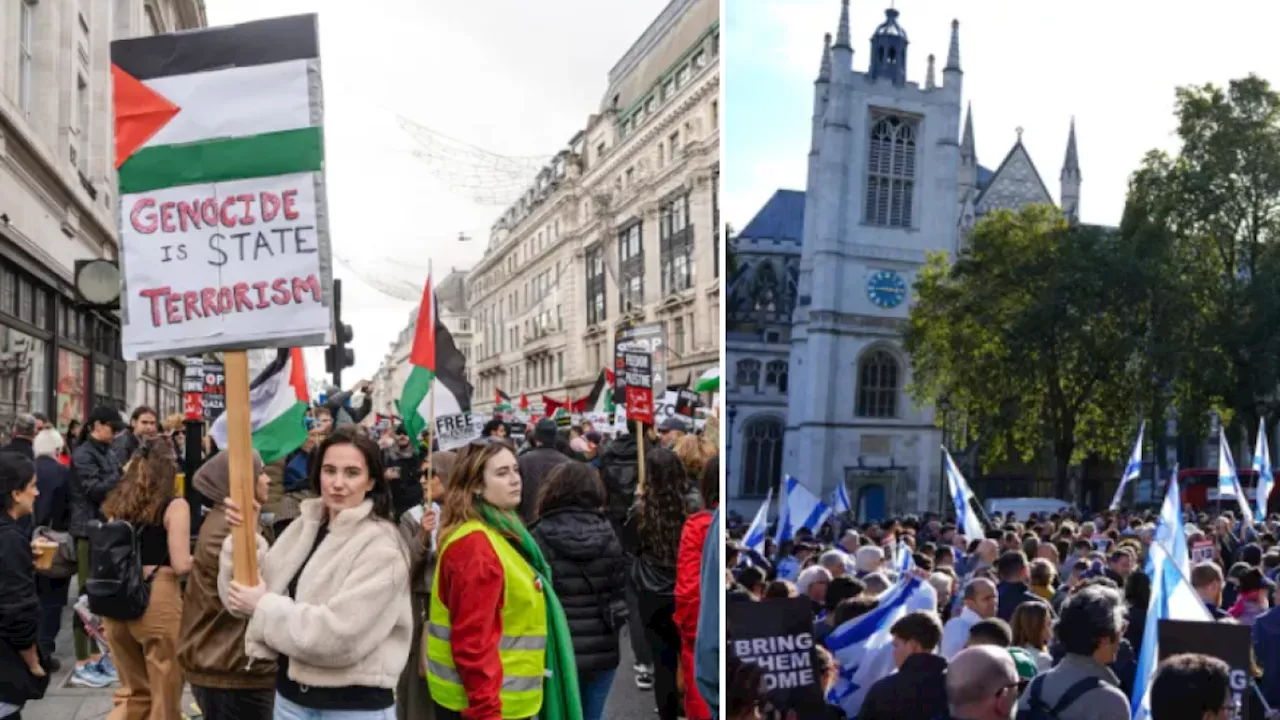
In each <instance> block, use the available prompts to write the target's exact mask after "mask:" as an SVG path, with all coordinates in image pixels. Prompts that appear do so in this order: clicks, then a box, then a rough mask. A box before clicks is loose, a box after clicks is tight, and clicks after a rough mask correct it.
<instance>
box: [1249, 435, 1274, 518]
mask: <svg viewBox="0 0 1280 720" xmlns="http://www.w3.org/2000/svg"><path fill="white" fill-rule="evenodd" d="M1253 470H1254V472H1256V473H1258V488H1257V493H1256V494H1255V496H1254V499H1253V500H1254V507H1256V508H1257V511H1258V518H1259V519H1265V518H1266V517H1267V500H1268V499H1270V498H1271V488H1272V486H1273V485H1275V474H1274V473H1272V471H1271V448H1270V447H1268V444H1267V421H1266V420H1265V419H1259V420H1258V444H1257V445H1256V446H1255V447H1254V450H1253Z"/></svg>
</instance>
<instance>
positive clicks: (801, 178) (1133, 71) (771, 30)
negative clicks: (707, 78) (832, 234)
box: [723, 0, 1280, 228]
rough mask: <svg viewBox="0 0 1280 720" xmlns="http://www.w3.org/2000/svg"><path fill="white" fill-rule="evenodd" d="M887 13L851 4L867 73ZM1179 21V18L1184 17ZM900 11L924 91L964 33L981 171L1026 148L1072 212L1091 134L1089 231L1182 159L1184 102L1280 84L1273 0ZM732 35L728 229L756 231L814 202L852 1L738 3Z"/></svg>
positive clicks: (911, 68) (931, 5) (947, 6)
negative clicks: (1134, 189)
mask: <svg viewBox="0 0 1280 720" xmlns="http://www.w3.org/2000/svg"><path fill="white" fill-rule="evenodd" d="M887 5H888V0H882V2H878V3H867V2H861V1H859V0H855V1H854V2H852V3H851V4H850V28H851V30H850V34H851V36H852V39H853V43H852V44H853V52H854V55H853V64H854V69H855V71H858V72H865V71H866V69H867V61H868V57H869V50H868V49H869V47H870V42H869V39H870V37H871V34H872V32H873V31H874V30H875V28H876V26H877V25H879V24H880V23H881V22H883V20H884V8H885V7H886V6H887ZM1175 5H1176V7H1175ZM1175 5H1170V4H1168V3H1164V2H1156V1H1155V0H1125V1H1124V2H1118V1H1116V0H1107V1H1103V0H1079V1H1078V2H1073V3H1066V4H1063V3H1043V2H1028V1H1027V0H946V1H945V2H943V1H942V0H897V9H898V10H899V11H900V12H901V16H900V18H899V22H900V24H901V25H902V27H903V29H904V30H905V31H906V32H907V36H908V38H909V40H910V46H909V48H908V55H907V58H908V68H907V69H908V73H907V77H908V80H909V81H914V82H918V83H920V84H923V82H924V74H925V65H926V62H927V58H928V56H929V54H930V53H933V54H935V55H936V56H937V65H938V82H939V83H941V82H942V75H941V69H942V66H943V65H945V64H946V56H947V44H948V39H949V37H950V30H951V20H952V18H956V19H958V20H959V21H960V59H961V67H962V69H963V70H964V101H965V102H970V101H972V103H973V118H974V135H975V140H976V142H977V150H978V161H979V162H980V163H981V164H983V165H985V166H987V167H989V168H991V169H993V170H994V169H995V168H996V166H997V165H999V163H1000V161H1001V160H1003V159H1004V156H1005V155H1006V154H1007V153H1008V151H1009V149H1010V148H1011V147H1012V146H1013V143H1014V141H1015V139H1016V135H1015V129H1016V128H1017V127H1019V126H1021V127H1023V128H1024V130H1025V134H1024V135H1023V143H1024V144H1025V145H1026V147H1027V149H1028V150H1029V151H1030V153H1031V157H1032V159H1033V160H1034V161H1035V164H1036V168H1037V169H1038V170H1039V171H1040V175H1041V177H1042V178H1043V179H1044V182H1045V185H1046V186H1047V187H1048V188H1049V190H1050V192H1051V193H1053V195H1054V198H1055V199H1057V197H1058V191H1059V182H1058V173H1059V172H1060V170H1061V169H1062V160H1063V155H1064V153H1065V150H1066V140H1067V129H1068V126H1069V123H1070V121H1071V117H1072V115H1074V116H1075V118H1076V134H1077V139H1078V142H1079V152H1080V170H1081V175H1082V177H1083V183H1082V186H1081V205H1080V210H1081V217H1082V219H1083V220H1084V221H1086V222H1091V223H1102V224H1116V223H1118V222H1119V219H1120V213H1121V212H1122V210H1123V208H1124V196H1125V189H1126V186H1127V182H1128V178H1129V175H1130V173H1132V172H1133V170H1134V169H1136V168H1137V166H1138V164H1139V163H1140V162H1141V160H1142V156H1143V155H1144V154H1145V153H1146V152H1147V151H1148V150H1150V149H1152V148H1163V149H1166V150H1170V151H1172V150H1174V149H1176V147H1177V144H1176V139H1175V138H1174V136H1173V133H1174V130H1175V123H1174V120H1173V114H1172V111H1173V102H1174V89H1175V88H1176V87H1178V86H1181V85H1188V84H1201V83H1206V82H1214V83H1219V84H1225V82H1226V81H1228V80H1229V79H1231V78H1236V77H1242V76H1244V75H1247V74H1248V73H1250V72H1254V73H1257V74H1259V75H1261V76H1263V77H1265V78H1268V79H1270V80H1272V82H1276V81H1280V55H1277V54H1276V52H1275V47H1276V43H1275V28H1276V26H1277V22H1278V21H1280V4H1277V3H1275V2H1274V0H1246V1H1244V2H1235V3H1231V4H1230V6H1229V11H1228V6H1227V5H1224V4H1221V3H1209V2H1195V3H1192V2H1184V3H1177V4H1175ZM727 15H728V17H727V19H726V27H727V29H728V31H727V32H726V33H725V38H726V39H725V61H726V68H725V78H726V80H725V82H726V87H725V93H726V99H725V108H726V113H725V123H726V130H725V132H726V134H727V138H726V143H725V148H726V149H725V153H726V160H725V165H726V170H727V172H726V175H725V179H724V181H723V188H724V190H723V192H724V196H723V205H724V208H725V217H726V220H727V221H728V222H730V223H732V224H733V225H734V226H735V227H736V228H741V227H742V226H743V225H745V224H746V223H747V222H748V221H749V220H750V219H751V217H752V216H753V215H754V214H755V212H756V211H757V210H759V209H760V207H761V206H762V205H763V204H764V202H765V201H766V200H768V198H769V197H770V195H772V193H773V192H774V191H775V190H776V189H778V188H792V189H799V190H803V189H804V187H805V172H806V160H807V155H808V151H809V140H810V137H809V136H810V129H809V124H810V117H811V114H812V109H813V81H814V78H815V77H816V76H817V72H818V65H819V61H820V60H821V57H822V35H823V33H825V32H830V33H832V34H833V35H834V34H835V32H836V26H837V22H838V20H839V16H840V0H729V3H728V12H727Z"/></svg>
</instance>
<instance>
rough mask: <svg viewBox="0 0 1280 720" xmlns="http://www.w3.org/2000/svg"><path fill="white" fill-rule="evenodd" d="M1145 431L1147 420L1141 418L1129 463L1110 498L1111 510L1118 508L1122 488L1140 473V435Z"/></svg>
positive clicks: (1122, 493) (1122, 494)
mask: <svg viewBox="0 0 1280 720" xmlns="http://www.w3.org/2000/svg"><path fill="white" fill-rule="evenodd" d="M1146 431H1147V421H1146V420H1143V421H1142V424H1141V425H1139V426H1138V439H1137V440H1136V441H1135V442H1134V443H1133V450H1132V451H1131V452H1130V453H1129V463H1128V464H1127V465H1125V466H1124V476H1123V477H1121V478H1120V486H1119V487H1117V488H1116V494H1115V497H1113V498H1111V511H1112V512H1115V511H1116V510H1119V509H1120V498H1121V497H1123V496H1124V489H1125V488H1126V487H1128V485H1129V481H1130V480H1137V479H1138V476H1139V475H1141V474H1142V435H1143V433H1145V432H1146Z"/></svg>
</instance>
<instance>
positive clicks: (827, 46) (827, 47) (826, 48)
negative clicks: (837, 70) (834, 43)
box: [818, 33, 831, 83]
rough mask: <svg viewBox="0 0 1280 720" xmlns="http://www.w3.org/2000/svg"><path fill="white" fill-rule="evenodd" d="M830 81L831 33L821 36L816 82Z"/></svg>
mask: <svg viewBox="0 0 1280 720" xmlns="http://www.w3.org/2000/svg"><path fill="white" fill-rule="evenodd" d="M830 81H831V33H827V34H826V35H824V36H822V64H821V65H820V66H818V82H820V83H825V82H830Z"/></svg>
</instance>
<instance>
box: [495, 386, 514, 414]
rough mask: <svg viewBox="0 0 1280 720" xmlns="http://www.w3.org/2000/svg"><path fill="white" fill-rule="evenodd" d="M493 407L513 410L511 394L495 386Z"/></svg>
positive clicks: (498, 409) (501, 409)
mask: <svg viewBox="0 0 1280 720" xmlns="http://www.w3.org/2000/svg"><path fill="white" fill-rule="evenodd" d="M493 409H494V410H497V411H503V410H511V396H510V395H508V394H506V393H504V392H502V390H500V389H498V388H494V389H493Z"/></svg>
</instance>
